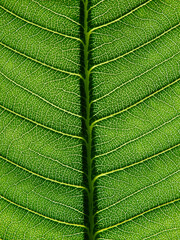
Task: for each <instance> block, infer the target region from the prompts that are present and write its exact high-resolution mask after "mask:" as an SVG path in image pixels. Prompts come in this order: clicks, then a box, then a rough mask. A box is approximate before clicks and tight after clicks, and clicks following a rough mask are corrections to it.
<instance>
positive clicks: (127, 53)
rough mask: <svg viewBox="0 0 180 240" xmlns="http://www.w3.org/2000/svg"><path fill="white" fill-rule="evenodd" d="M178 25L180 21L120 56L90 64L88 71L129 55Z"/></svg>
mask: <svg viewBox="0 0 180 240" xmlns="http://www.w3.org/2000/svg"><path fill="white" fill-rule="evenodd" d="M179 26H180V23H178V24H176V25H175V26H173V27H172V28H170V29H168V30H166V31H164V32H163V33H161V34H160V35H158V36H157V37H155V38H153V39H151V40H150V41H148V42H145V43H144V44H142V45H140V46H139V47H136V48H134V49H132V50H130V51H129V52H126V53H124V54H122V55H120V56H118V57H116V58H113V59H110V60H108V61H105V62H102V63H99V64H97V65H94V66H92V67H91V68H90V70H89V71H90V72H91V71H92V70H93V69H95V68H97V67H99V66H102V65H105V64H108V63H111V62H114V61H116V60H118V59H120V58H123V57H125V56H127V55H129V54H130V53H133V52H135V51H137V50H139V49H141V48H143V47H145V46H147V45H148V44H150V43H152V42H154V41H156V40H157V39H159V38H161V37H163V36H164V35H165V34H167V33H169V32H170V31H172V30H174V29H176V28H177V27H179Z"/></svg>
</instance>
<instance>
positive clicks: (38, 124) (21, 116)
mask: <svg viewBox="0 0 180 240" xmlns="http://www.w3.org/2000/svg"><path fill="white" fill-rule="evenodd" d="M0 107H1V108H3V109H4V110H6V111H8V112H10V113H12V114H14V115H16V116H18V117H20V118H23V119H25V120H27V121H29V122H31V123H33V124H35V125H37V126H40V127H42V128H45V129H47V130H49V131H52V132H55V133H59V134H61V135H64V136H67V137H72V138H77V139H81V140H83V141H84V142H86V140H85V139H84V138H83V137H80V136H75V135H71V134H68V133H64V132H61V131H58V130H55V129H53V128H51V127H48V126H45V125H43V124H41V123H38V122H36V121H34V120H32V119H30V118H27V117H25V116H23V115H21V114H19V113H17V112H14V111H13V110H11V109H9V108H7V107H5V106H3V105H0Z"/></svg>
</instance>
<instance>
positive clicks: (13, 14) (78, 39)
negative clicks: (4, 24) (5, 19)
mask: <svg viewBox="0 0 180 240" xmlns="http://www.w3.org/2000/svg"><path fill="white" fill-rule="evenodd" d="M0 7H1V8H2V9H3V10H4V11H6V12H8V13H9V14H11V15H12V16H14V17H16V18H19V19H20V20H22V21H24V22H26V23H29V24H31V25H33V26H35V27H38V28H41V29H43V30H46V31H48V32H51V33H54V34H57V35H60V36H62V37H66V38H70V39H74V40H77V41H79V42H81V43H82V44H84V43H83V41H82V40H81V39H80V38H77V37H73V36H69V35H66V34H63V33H59V32H57V31H54V30H52V29H49V28H46V27H43V26H40V25H38V24H36V23H34V22H31V21H29V20H27V19H25V18H22V17H20V16H18V15H17V14H15V13H13V12H12V11H10V10H8V9H7V8H5V7H3V6H1V5H0Z"/></svg>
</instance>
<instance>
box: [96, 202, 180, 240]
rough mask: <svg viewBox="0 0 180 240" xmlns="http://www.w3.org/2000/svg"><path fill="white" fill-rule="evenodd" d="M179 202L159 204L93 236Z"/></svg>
mask: <svg viewBox="0 0 180 240" xmlns="http://www.w3.org/2000/svg"><path fill="white" fill-rule="evenodd" d="M179 200H180V198H178V199H175V200H172V201H170V202H167V203H163V204H161V205H159V206H156V207H154V208H151V209H149V210H147V211H144V212H143V213H140V214H138V215H136V216H134V217H132V218H129V219H127V220H124V221H123V222H120V223H117V224H115V225H112V226H109V227H107V228H103V229H101V230H99V231H97V232H96V233H95V236H97V234H99V233H101V232H104V231H107V230H109V229H112V228H115V227H118V226H120V225H122V224H125V223H127V222H130V221H132V220H134V219H136V218H138V217H141V216H143V215H145V214H146V213H149V212H152V211H154V210H157V209H159V208H161V207H165V206H168V205H170V204H173V203H176V202H178V201H179Z"/></svg>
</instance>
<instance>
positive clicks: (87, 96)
mask: <svg viewBox="0 0 180 240" xmlns="http://www.w3.org/2000/svg"><path fill="white" fill-rule="evenodd" d="M89 37H90V33H89V32H88V0H85V1H84V41H85V43H84V76H85V79H84V89H85V105H86V117H85V127H86V131H84V132H86V133H87V137H86V138H87V140H86V151H87V156H86V157H87V158H86V159H87V168H88V170H87V171H88V172H87V175H88V190H89V191H88V221H89V222H88V237H89V240H93V239H94V213H93V206H94V201H93V199H94V196H93V192H94V189H93V179H92V158H91V148H92V146H91V144H92V127H91V124H90V117H91V116H90V91H89V89H90V88H89V75H90V72H89V64H88V62H89V56H88V52H89Z"/></svg>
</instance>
